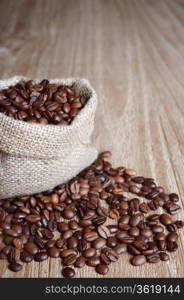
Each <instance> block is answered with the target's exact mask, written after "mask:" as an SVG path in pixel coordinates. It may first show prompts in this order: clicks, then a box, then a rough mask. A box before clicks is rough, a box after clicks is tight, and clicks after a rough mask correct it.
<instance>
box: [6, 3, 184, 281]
mask: <svg viewBox="0 0 184 300" xmlns="http://www.w3.org/2000/svg"><path fill="white" fill-rule="evenodd" d="M0 30H1V37H0V74H1V78H6V77H9V76H12V75H16V74H17V75H21V74H22V75H25V76H29V77H31V78H37V77H40V78H57V77H86V78H88V79H89V80H90V81H91V83H92V84H93V86H94V88H95V89H96V91H97V93H98V98H99V106H98V111H97V114H96V122H95V130H94V136H93V137H94V143H95V145H96V147H97V149H98V150H99V151H100V150H104V149H108V150H111V151H112V152H113V157H112V161H113V163H114V164H115V165H116V166H120V165H125V166H128V167H133V168H135V169H136V170H137V173H138V174H142V175H145V176H153V177H155V178H156V179H157V182H159V183H160V185H163V186H164V187H166V190H167V191H168V192H169V191H170V192H171V191H172V192H177V193H179V194H180V195H181V198H182V197H183V199H184V184H183V180H184V179H183V178H184V148H183V147H184V135H183V130H184V35H183V32H184V1H182V0H175V1H173V0H166V1H164V0H147V1H146V0H145V1H144V0H139V1H138V0H137V1H136V0H135V1H133V0H129V1H128V0H126V1H123V0H119V1H118V0H114V1H113V0H104V1H101V0H66V1H62V0H61V1H59V0H52V1H51V0H50V1H49V0H38V1H36V0H32V1H31V0H17V1H14V0H6V1H5V0H1V1H0ZM182 206H183V203H182ZM180 217H182V218H183V213H181V214H180ZM183 219H184V218H183ZM183 256H184V233H183V231H182V230H181V232H180V239H179V249H178V251H177V252H175V253H173V254H172V255H171V260H170V262H167V263H158V264H146V265H144V266H141V267H137V268H136V267H132V266H131V265H130V264H129V262H128V260H129V256H128V255H126V254H125V255H122V258H121V260H120V261H119V262H117V263H114V264H112V265H111V266H110V273H109V274H108V276H109V277H177V276H179V277H183V276H184V266H183ZM60 270H61V265H60V262H59V261H58V260H54V259H50V260H48V261H47V262H44V263H41V264H39V263H31V264H28V265H25V266H24V268H23V270H22V271H21V272H19V273H11V272H10V271H8V270H7V268H6V263H4V262H3V261H0V276H1V277H60V276H61V273H60ZM98 276H100V275H96V274H95V272H94V270H93V269H92V268H89V267H85V268H84V269H83V270H80V271H78V270H77V277H98Z"/></svg>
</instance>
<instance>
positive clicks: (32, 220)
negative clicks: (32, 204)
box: [26, 215, 41, 223]
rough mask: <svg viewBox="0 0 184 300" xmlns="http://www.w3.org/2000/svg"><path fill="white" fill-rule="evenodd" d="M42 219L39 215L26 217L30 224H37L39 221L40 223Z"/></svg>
mask: <svg viewBox="0 0 184 300" xmlns="http://www.w3.org/2000/svg"><path fill="white" fill-rule="evenodd" d="M40 219H41V217H40V216H38V215H28V216H27V217H26V220H27V221H28V222H30V223H37V222H38V221H40Z"/></svg>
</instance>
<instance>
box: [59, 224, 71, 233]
mask: <svg viewBox="0 0 184 300" xmlns="http://www.w3.org/2000/svg"><path fill="white" fill-rule="evenodd" d="M67 230H69V226H68V224H67V223H65V222H60V223H58V231H59V232H65V231H67Z"/></svg>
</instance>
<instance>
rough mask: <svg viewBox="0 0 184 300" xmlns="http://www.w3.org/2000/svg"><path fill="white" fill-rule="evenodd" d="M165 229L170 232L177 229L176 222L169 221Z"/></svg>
mask: <svg viewBox="0 0 184 300" xmlns="http://www.w3.org/2000/svg"><path fill="white" fill-rule="evenodd" d="M166 228H167V230H168V231H170V232H175V231H177V230H178V227H177V224H175V223H171V224H168V225H167V226H166Z"/></svg>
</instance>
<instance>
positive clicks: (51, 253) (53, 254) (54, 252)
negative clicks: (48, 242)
mask: <svg viewBox="0 0 184 300" xmlns="http://www.w3.org/2000/svg"><path fill="white" fill-rule="evenodd" d="M47 252H48V255H49V256H50V257H54V258H57V257H59V255H60V251H59V249H58V248H56V247H50V248H49V249H48V250H47Z"/></svg>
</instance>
